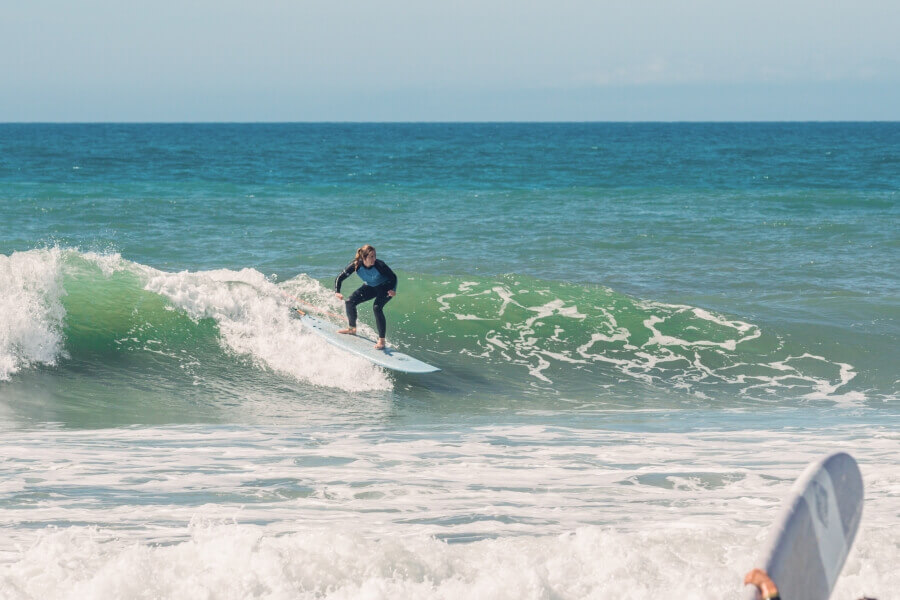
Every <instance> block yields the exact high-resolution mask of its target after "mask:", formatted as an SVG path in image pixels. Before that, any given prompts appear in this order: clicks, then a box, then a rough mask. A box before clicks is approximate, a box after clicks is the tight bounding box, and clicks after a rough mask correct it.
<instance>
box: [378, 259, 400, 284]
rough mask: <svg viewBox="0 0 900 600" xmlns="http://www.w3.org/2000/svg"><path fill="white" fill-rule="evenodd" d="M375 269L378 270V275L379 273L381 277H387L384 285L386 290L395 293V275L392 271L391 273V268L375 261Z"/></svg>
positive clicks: (379, 261)
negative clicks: (386, 287)
mask: <svg viewBox="0 0 900 600" xmlns="http://www.w3.org/2000/svg"><path fill="white" fill-rule="evenodd" d="M375 267H376V268H377V269H378V272H379V273H381V274H382V275H383V276H385V277H387V281H386V282H385V285H387V286H388V289H389V290H394V291H395V292H396V291H397V275H396V274H395V273H394V272H393V271H391V268H390V267H389V266H387V265H386V264H384V262H383V261H381V260H376V261H375Z"/></svg>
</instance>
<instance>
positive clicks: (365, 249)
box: [353, 244, 375, 269]
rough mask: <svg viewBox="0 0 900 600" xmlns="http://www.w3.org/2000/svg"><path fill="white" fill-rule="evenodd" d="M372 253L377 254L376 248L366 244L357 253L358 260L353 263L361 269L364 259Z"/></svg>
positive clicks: (355, 259)
mask: <svg viewBox="0 0 900 600" xmlns="http://www.w3.org/2000/svg"><path fill="white" fill-rule="evenodd" d="M370 252H375V247H374V246H371V245H369V244H365V245H363V246H360V247H359V249H358V250H357V251H356V258H354V259H353V262H355V263H356V268H357V269H358V268H359V265H361V264H363V259H365V258H366V257H367V256H368V255H369V253H370Z"/></svg>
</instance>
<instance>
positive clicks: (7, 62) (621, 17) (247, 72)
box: [0, 0, 900, 121]
mask: <svg viewBox="0 0 900 600" xmlns="http://www.w3.org/2000/svg"><path fill="white" fill-rule="evenodd" d="M6 4H7V5H6V6H4V8H3V12H2V18H0V121H323V120H324V121H423V120H425V121H432V120H435V121H484V120H494V121H496V120H500V121H507V120H512V121H519V120H525V121H529V120H539V121H569V120H576V121H578V120H597V121H619V120H625V121H641V120H665V121H670V120H676V121H677V120H692V121H696V120H714V121H715V120H897V119H900V35H898V33H897V32H898V29H900V2H896V0H892V1H887V0H878V1H867V0H860V1H858V2H854V3H850V2H836V1H828V0H817V1H815V2H813V1H807V0H797V1H794V2H784V1H783V0H781V1H778V2H776V1H770V0H757V1H754V2H741V3H738V2H728V1H722V0H718V1H705V0H704V1H699V0H684V1H682V2H664V1H657V0H647V1H641V0H636V1H635V2H632V3H626V2H606V1H594V2H589V1H583V0H571V1H567V0H557V1H555V2H549V1H548V2H527V1H519V2H511V1H510V2H506V1H495V0H480V1H470V0H457V1H454V2H429V1H426V0H420V1H417V2H415V1H411V0H387V1H377V0H375V1H368V2H362V1H358V0H347V1H340V0H332V1H328V2H326V1H309V2H306V1H300V0H295V1H287V0H257V1H255V2H249V1H248V2H235V1H231V0H220V1H217V2H211V1H207V0H197V1H191V0H182V1H179V2H175V1H173V0H156V1H155V2H144V3H129V2H121V1H119V2H113V1H111V0H83V1H81V2H71V1H68V2H64V1H62V0H31V1H29V2H9V3H6Z"/></svg>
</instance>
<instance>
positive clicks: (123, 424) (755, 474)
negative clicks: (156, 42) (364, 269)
mask: <svg viewBox="0 0 900 600" xmlns="http://www.w3.org/2000/svg"><path fill="white" fill-rule="evenodd" d="M364 243H370V244H372V245H374V246H375V247H376V248H377V250H378V256H379V258H381V259H382V260H384V261H385V262H386V263H387V264H388V265H390V266H391V267H392V268H393V270H394V271H395V272H396V273H397V274H398V275H399V279H400V281H399V285H398V289H397V296H396V297H395V298H394V299H393V300H392V301H391V302H390V303H389V304H388V305H387V307H386V309H385V313H386V315H387V319H388V334H387V338H388V343H389V344H390V345H392V346H394V347H395V348H398V349H400V350H402V351H404V352H408V353H410V354H413V355H414V356H416V357H418V358H420V359H422V360H425V361H427V362H430V363H432V364H434V365H436V366H438V367H440V368H441V371H440V372H439V373H436V374H432V375H427V376H408V375H403V374H397V373H391V372H388V371H385V370H383V369H380V368H377V367H375V366H373V365H371V364H369V363H367V362H366V361H364V360H363V359H360V358H357V357H354V356H351V355H348V354H345V353H343V352H342V351H340V350H338V349H336V348H334V347H332V346H329V345H328V344H326V343H325V342H324V341H323V340H322V339H320V338H319V337H317V336H316V335H314V334H312V333H310V332H308V331H306V330H304V327H303V325H302V323H301V322H300V321H299V320H296V319H294V318H292V317H291V313H290V310H289V309H290V308H291V307H292V306H300V307H303V308H304V309H305V310H309V311H312V312H316V313H321V314H322V315H324V316H326V317H327V318H333V319H335V320H336V318H335V317H334V316H330V315H337V316H339V315H340V314H341V313H342V311H343V308H342V304H341V302H339V301H338V300H337V299H336V298H335V296H334V294H333V293H332V291H331V289H332V285H333V279H334V277H335V276H336V275H337V274H338V273H339V272H340V270H341V269H343V267H344V266H345V265H346V264H347V263H348V262H349V261H350V259H351V258H352V257H353V255H354V253H355V250H356V248H357V247H358V246H360V245H362V244H364ZM359 283H360V282H359V281H358V280H357V279H356V278H354V279H351V280H348V281H347V282H345V284H344V285H345V287H344V291H352V290H353V289H354V288H355V286H356V285H358V284H359ZM370 306H371V305H370V304H368V305H364V306H362V307H361V310H360V315H361V317H360V318H361V323H362V329H363V331H364V332H365V333H368V334H371V333H372V329H371V327H372V325H373V319H372V313H371V308H370ZM837 450H843V451H847V452H850V453H851V454H852V455H853V456H854V457H856V459H857V460H858V462H859V464H860V467H861V470H862V473H863V478H864V482H865V490H866V504H865V509H864V512H863V518H862V523H861V526H860V530H859V533H858V536H857V539H856V543H855V545H854V547H853V549H852V550H851V552H850V555H849V558H848V560H847V563H846V565H845V567H844V570H843V574H842V576H841V578H840V579H839V581H838V584H837V588H836V591H835V593H834V595H833V596H832V597H833V598H835V599H840V600H850V599H856V598H859V597H860V596H862V595H863V594H866V595H869V596H874V597H877V598H879V600H890V599H892V598H900V568H898V565H900V526H898V519H900V466H898V464H900V459H898V457H900V123H793V124H792V123H745V124H728V123H717V124H700V123H693V124H678V123H667V124H654V123H646V124H603V123H567V124H440V123H434V124H196V125H179V124H146V125H140V124H133V125H129V124H125V125H115V124H85V125H52V124H48V125H41V124H6V125H0V598H4V599H5V598H73V599H75V598H78V599H86V598H87V599H90V598H96V599H101V598H104V599H105V598H273V599H275V598H277V599H282V598H283V599H287V598H292V599H293V598H329V599H331V598H334V599H338V598H371V599H375V598H385V599H389V598H390V599H394V598H416V599H420V598H421V599H426V598H446V599H451V598H454V599H455V598H509V599H520V598H535V599H538V598H554V599H569V598H572V599H575V598H604V599H606V598H634V599H644V598H646V599H659V598H663V597H665V598H683V599H691V598H703V599H706V598H708V599H714V598H715V599H722V598H742V597H743V590H742V586H741V580H742V577H743V574H744V572H746V571H747V570H748V569H749V568H750V567H752V566H753V564H754V558H755V557H756V556H757V555H758V553H759V551H760V549H761V546H762V545H763V543H764V541H765V540H766V537H767V533H768V527H769V525H770V523H771V522H772V520H773V519H774V518H775V517H776V516H777V514H778V512H779V508H780V504H781V502H782V500H783V499H784V498H785V496H786V495H787V494H788V492H789V490H790V488H791V485H792V482H793V481H794V479H795V478H796V477H797V476H798V475H799V474H800V472H801V471H802V470H803V468H804V466H805V465H806V464H807V463H808V462H810V461H813V460H817V459H819V458H821V457H823V456H825V455H826V454H828V453H830V452H833V451H837ZM786 600H789V599H786Z"/></svg>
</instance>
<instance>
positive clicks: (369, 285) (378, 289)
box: [334, 244, 397, 350]
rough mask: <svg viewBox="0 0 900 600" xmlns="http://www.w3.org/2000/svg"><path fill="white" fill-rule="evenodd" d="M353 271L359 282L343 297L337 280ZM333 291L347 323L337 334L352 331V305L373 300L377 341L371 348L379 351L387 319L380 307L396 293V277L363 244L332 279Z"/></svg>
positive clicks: (382, 342) (346, 276) (354, 321)
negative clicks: (353, 289) (353, 290)
mask: <svg viewBox="0 0 900 600" xmlns="http://www.w3.org/2000/svg"><path fill="white" fill-rule="evenodd" d="M353 273H356V274H357V275H359V278H360V279H362V280H363V284H362V285H361V286H360V287H359V289H357V290H356V291H355V292H353V293H352V294H351V295H350V297H349V298H347V299H346V300H344V295H343V294H341V283H343V281H344V280H345V279H347V278H348V277H350V276H351V275H353ZM334 293H335V295H336V296H337V297H338V298H339V299H341V300H344V306H345V307H346V309H347V320H348V321H349V323H350V326H349V327H347V328H346V329H340V330H338V333H346V334H350V335H354V334H356V305H357V304H360V303H362V302H368V301H369V300H372V299H373V298H374V299H375V303H374V304H373V305H372V312H373V313H375V325H376V327H377V329H378V343H377V344H375V349H376V350H383V349H384V347H385V341H384V334H385V331H386V329H387V322H386V321H385V318H384V311H383V310H382V309H383V308H384V305H385V304H387V303H388V302H389V301H390V299H391V298H393V297H394V296H395V295H396V293H397V276H396V275H395V274H394V272H393V271H391V268H390V267H389V266H387V265H386V264H385V263H384V261H382V260H378V258H376V256H375V248H373V247H372V246H370V245H369V244H366V245H364V246H363V247H361V248H360V249H359V250H357V251H356V258H354V259H353V260H352V261H351V262H350V264H349V265H347V268H346V269H344V270H343V271H341V273H340V275H338V276H337V278H335V280H334Z"/></svg>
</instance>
